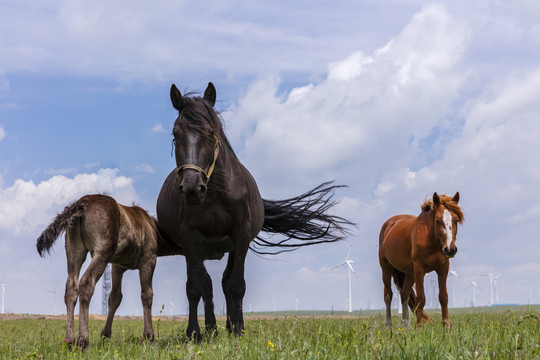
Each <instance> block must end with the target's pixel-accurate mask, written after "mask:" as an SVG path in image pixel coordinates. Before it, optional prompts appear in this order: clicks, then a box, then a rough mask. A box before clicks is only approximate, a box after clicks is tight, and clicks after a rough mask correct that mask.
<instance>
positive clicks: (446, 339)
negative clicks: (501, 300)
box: [0, 306, 540, 359]
mask: <svg viewBox="0 0 540 360" xmlns="http://www.w3.org/2000/svg"><path fill="white" fill-rule="evenodd" d="M487 310H490V311H487ZM539 310H540V309H539V307H527V306H523V307H514V308H512V310H508V309H504V308H497V309H494V308H489V309H480V310H476V311H474V312H473V311H471V310H463V311H454V312H451V313H450V318H451V320H452V322H453V327H452V329H451V330H445V329H444V328H443V327H442V326H441V324H440V321H439V317H437V318H436V319H437V320H436V321H434V322H433V323H430V324H427V325H425V326H424V327H422V328H420V329H416V327H415V326H414V325H413V326H411V327H409V328H402V327H400V325H399V317H398V316H397V315H396V316H394V318H393V320H394V326H393V328H392V329H387V328H385V327H384V325H383V324H384V317H383V315H382V314H381V313H380V312H373V313H371V314H363V313H362V312H361V313H360V314H357V315H355V316H352V317H344V316H330V315H329V316H322V317H314V316H301V315H302V314H304V315H313V313H312V312H311V314H310V313H307V314H306V313H301V314H296V315H287V316H279V317H274V318H268V317H266V316H261V315H260V314H252V315H247V316H246V331H245V333H244V335H243V336H242V337H241V338H235V337H234V336H229V335H228V334H227V332H226V330H225V328H224V322H223V320H221V321H219V331H218V334H217V335H214V336H206V337H205V339H204V340H203V341H202V342H201V343H199V344H195V343H192V342H189V341H188V340H187V338H186V335H185V329H186V325H187V324H186V322H185V321H170V320H166V317H161V318H160V317H156V318H155V320H154V330H155V332H156V339H155V341H154V342H142V341H141V334H142V320H140V319H136V320H123V319H120V320H116V321H115V324H114V325H113V336H112V338H111V339H110V340H102V339H101V338H100V336H99V333H100V331H101V327H102V326H103V324H104V321H102V320H92V321H91V322H90V346H89V348H88V350H87V351H85V352H81V350H80V349H77V348H69V347H68V346H67V345H66V344H65V343H64V341H63V335H64V331H65V322H64V320H61V319H18V320H1V321H0V359H540V311H539ZM437 315H438V314H437V313H432V316H437Z"/></svg>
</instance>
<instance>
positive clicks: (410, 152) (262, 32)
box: [0, 0, 540, 314]
mask: <svg viewBox="0 0 540 360" xmlns="http://www.w3.org/2000/svg"><path fill="white" fill-rule="evenodd" d="M128 5H129V6H128ZM539 16H540V6H539V5H537V3H536V2H534V1H525V0H519V1H515V2H512V3H511V4H510V3H504V2H503V3H501V2H498V1H487V0H483V1H476V2H474V3H471V2H468V1H452V2H447V3H444V2H433V3H432V2H424V1H342V2H327V1H314V2H310V6H309V7H306V6H305V3H304V2H300V1H286V2H285V1H284V2H272V3H268V2H242V1H236V0H231V1H224V2H219V3H217V4H215V3H212V2H206V1H200V2H197V3H196V4H193V3H192V2H170V1H156V2H153V3H152V5H151V6H150V5H148V4H147V2H144V1H131V2H129V3H127V2H123V1H119V2H114V3H111V2H105V1H98V2H91V3H88V2H83V1H67V0H66V1H63V0H58V1H54V2H48V3H38V4H37V3H35V2H32V1H17V2H16V3H13V2H8V1H0V281H2V282H4V283H6V291H7V292H6V309H8V310H9V311H13V312H23V313H53V312H57V313H61V312H63V311H65V310H64V309H65V308H64V305H63V300H62V299H63V289H64V283H65V277H66V270H65V267H66V264H65V254H64V250H63V237H62V238H60V239H59V240H58V241H57V244H56V246H55V249H54V251H53V253H52V256H50V257H48V258H46V259H41V258H39V256H38V255H37V252H36V251H35V241H36V238H37V236H38V235H39V234H40V232H41V231H42V230H43V229H44V228H45V227H46V226H47V224H48V223H49V222H50V221H51V219H52V218H53V217H54V215H55V214H56V213H57V212H58V211H60V210H62V209H63V207H64V206H65V205H66V204H67V203H69V202H71V201H73V200H76V199H77V198H79V197H80V196H82V195H84V194H87V193H95V192H107V193H109V194H112V195H113V196H114V197H115V198H116V199H117V200H118V201H119V202H121V203H123V204H128V205H129V204H131V203H133V202H134V203H136V204H139V205H141V206H143V207H144V208H146V209H147V210H148V211H149V212H150V213H151V214H153V213H155V201H156V198H157V195H158V193H159V189H160V187H161V184H162V182H163V180H164V178H165V176H166V175H167V174H168V172H169V171H170V170H171V169H172V168H173V167H174V160H173V159H172V158H171V135H170V132H171V126H172V123H173V121H174V119H175V117H176V114H175V111H174V109H173V108H172V106H171V104H170V100H169V88H170V85H171V83H173V82H174V83H176V85H177V86H178V87H179V88H180V90H182V91H183V90H199V91H200V90H204V88H205V87H206V84H207V83H208V81H212V82H213V83H214V84H215V85H216V87H217V94H218V102H217V104H216V107H217V108H218V109H219V110H222V111H223V117H224V120H225V125H226V131H227V134H228V136H229V139H230V141H231V143H232V144H233V147H234V148H235V151H236V153H237V154H238V156H239V157H240V159H241V160H242V161H243V162H244V164H245V165H246V166H247V167H248V168H249V169H250V170H251V172H252V173H253V175H254V176H255V178H256V180H257V182H258V184H259V188H260V190H261V193H262V195H263V197H265V198H269V199H270V198H274V199H279V198H284V197H290V196H293V195H296V194H299V193H301V192H303V191H305V190H307V189H309V188H312V187H314V186H316V185H318V184H320V183H321V182H323V181H328V180H333V179H335V180H336V181H337V183H340V184H346V185H348V188H347V189H344V190H342V191H339V192H337V193H336V197H337V198H338V199H339V200H341V202H340V204H339V206H338V207H337V208H336V209H335V211H336V213H338V214H339V215H341V216H345V217H347V218H348V219H350V220H351V221H354V222H357V223H358V224H359V227H358V229H357V230H355V231H354V232H353V234H352V236H351V237H350V239H347V241H344V242H342V243H340V244H334V245H327V246H320V247H318V248H315V247H314V248H308V249H302V250H300V251H298V252H295V253H291V254H283V255H279V256H277V257H273V258H271V259H261V258H258V257H257V256H255V255H254V254H251V255H250V256H248V260H247V293H246V298H245V304H246V308H248V307H249V306H250V305H251V308H252V309H253V310H254V311H258V310H271V309H273V308H277V309H281V310H290V309H293V308H294V307H295V306H296V299H298V307H299V308H301V309H329V308H331V307H334V308H335V309H344V308H345V297H346V295H347V293H346V291H347V290H346V289H347V283H346V281H347V279H346V271H345V270H344V269H338V270H333V269H332V267H333V266H334V265H336V264H338V263H340V262H341V261H342V260H343V258H344V257H345V256H346V254H347V249H348V246H349V244H352V252H351V257H352V258H353V260H354V261H355V262H354V264H353V265H354V267H355V270H356V272H357V274H358V277H357V278H355V279H354V280H353V307H354V308H355V309H359V308H361V309H366V308H368V307H371V308H377V307H382V305H383V299H382V284H381V281H380V269H379V266H378V261H377V241H378V240H377V239H378V232H379V229H380V226H381V225H382V223H383V222H384V221H385V220H386V219H387V218H388V217H390V216H392V215H395V214H399V213H412V214H417V213H419V211H420V204H421V203H422V201H423V200H424V199H425V198H426V197H429V196H431V195H432V193H433V192H434V191H437V192H439V193H448V194H454V193H455V192H456V191H460V193H461V202H460V204H461V205H462V207H463V209H464V211H465V214H466V221H465V223H464V225H463V227H462V228H461V229H460V230H459V233H458V247H459V252H458V255H457V256H456V258H455V259H454V260H452V269H453V270H455V271H456V272H457V273H458V274H459V275H460V278H459V279H456V280H455V289H456V294H455V297H456V305H459V306H463V305H465V304H470V303H471V301H472V290H471V287H470V283H471V281H475V282H476V283H478V284H479V286H480V287H479V289H478V290H479V293H478V297H477V299H478V304H481V305H486V304H487V303H488V302H489V281H488V278H487V277H485V276H482V274H486V273H488V272H490V271H493V272H494V273H496V274H497V273H502V275H501V277H500V279H499V282H498V288H499V302H504V303H527V302H531V301H532V302H534V303H538V302H540V293H539V292H540V283H539V282H538V280H537V277H536V275H535V274H537V273H538V272H539V271H540V262H539V259H540V247H539V246H538V244H537V242H536V241H535V240H534V239H535V238H536V236H535V235H536V232H537V225H536V224H537V223H538V218H539V217H540V206H539V205H538V204H539V203H540V195H539V194H540V191H538V186H539V185H538V184H539V183H540V182H539V180H540V170H539V167H538V165H537V163H538V160H537V156H536V154H537V153H538V150H540V146H539V145H538V142H537V139H538V135H540V122H538V114H539V113H540V95H539V94H540V62H539V60H538V59H540V25H539V24H538V22H537V19H538V17H539ZM184 264H185V263H184V260H183V258H181V257H174V258H164V259H160V260H159V262H158V268H157V271H156V275H155V300H154V312H159V310H160V309H161V305H162V304H164V305H165V307H166V310H165V312H166V313H169V312H174V313H185V312H186V304H187V301H186V299H185V290H184V289H185V280H186V279H185V265H184ZM207 266H208V268H209V271H210V272H211V274H212V276H213V279H214V288H215V289H214V294H215V296H216V308H217V309H218V313H219V311H220V309H221V308H222V306H223V297H222V295H221V289H220V287H221V286H220V275H221V273H222V271H223V269H224V263H223V261H221V262H216V261H214V262H208V264H207ZM55 289H56V297H55V296H54V293H53V292H52V291H54V290H55ZM29 293H33V294H34V295H33V296H29V295H28V294H29ZM124 295H125V296H124V302H123V305H122V306H121V307H120V309H119V313H121V314H135V313H139V314H140V313H141V305H140V300H139V299H140V297H139V285H138V281H137V274H136V273H135V272H131V273H130V274H128V275H126V282H125V285H124ZM100 296H101V293H100V289H98V290H96V293H95V300H94V301H93V302H92V304H91V311H92V312H94V313H98V312H99V311H100V305H101V304H100V301H101V299H100ZM429 301H430V298H429V294H428V304H429ZM171 302H172V303H173V304H174V306H173V307H172V308H171V305H170V304H171Z"/></svg>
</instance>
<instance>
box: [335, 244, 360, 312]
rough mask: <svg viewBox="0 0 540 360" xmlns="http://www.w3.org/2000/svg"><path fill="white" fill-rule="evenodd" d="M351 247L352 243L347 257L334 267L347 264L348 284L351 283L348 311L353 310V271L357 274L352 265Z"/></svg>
mask: <svg viewBox="0 0 540 360" xmlns="http://www.w3.org/2000/svg"><path fill="white" fill-rule="evenodd" d="M351 249H352V244H351V245H349V252H348V253H347V257H346V258H345V260H344V261H343V262H342V263H341V264H339V265H336V266H334V267H333V269H336V268H338V267H340V266H342V265H347V276H348V284H349V297H348V303H349V306H348V309H347V310H348V312H352V291H351V290H352V289H351V272H352V273H353V274H354V275H355V276H356V271H354V269H353V267H352V265H351V264H352V263H353V262H354V261H352V260H351V259H350V258H349V257H350V255H351Z"/></svg>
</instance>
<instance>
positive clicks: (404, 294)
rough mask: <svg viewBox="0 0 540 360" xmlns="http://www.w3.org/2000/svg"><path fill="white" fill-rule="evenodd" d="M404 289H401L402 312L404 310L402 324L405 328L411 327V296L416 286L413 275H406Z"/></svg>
mask: <svg viewBox="0 0 540 360" xmlns="http://www.w3.org/2000/svg"><path fill="white" fill-rule="evenodd" d="M404 275H405V276H404V279H403V287H402V288H401V292H400V295H401V310H402V320H401V321H402V323H403V325H405V326H409V307H408V304H409V297H410V296H411V291H412V286H413V284H414V278H413V276H412V275H407V274H404Z"/></svg>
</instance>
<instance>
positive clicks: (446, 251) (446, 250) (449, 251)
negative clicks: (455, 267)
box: [443, 247, 457, 258]
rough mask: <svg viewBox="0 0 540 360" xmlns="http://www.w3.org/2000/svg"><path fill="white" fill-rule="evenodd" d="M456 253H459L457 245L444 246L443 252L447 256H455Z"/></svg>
mask: <svg viewBox="0 0 540 360" xmlns="http://www.w3.org/2000/svg"><path fill="white" fill-rule="evenodd" d="M456 253H457V247H454V248H450V249H449V248H447V247H445V248H443V254H444V256H446V257H447V258H453V257H454V256H456Z"/></svg>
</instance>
